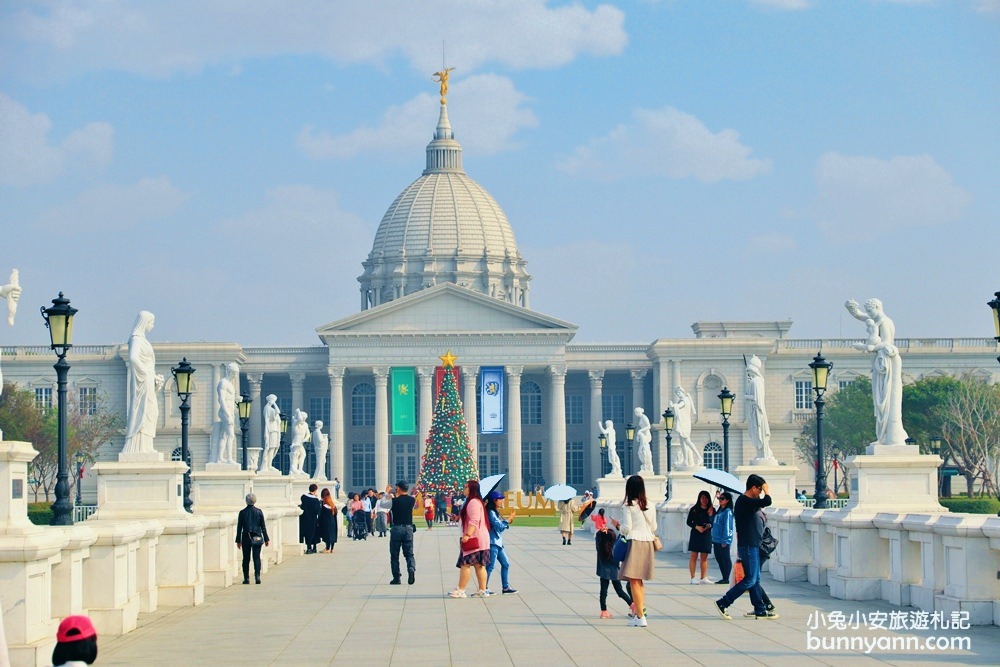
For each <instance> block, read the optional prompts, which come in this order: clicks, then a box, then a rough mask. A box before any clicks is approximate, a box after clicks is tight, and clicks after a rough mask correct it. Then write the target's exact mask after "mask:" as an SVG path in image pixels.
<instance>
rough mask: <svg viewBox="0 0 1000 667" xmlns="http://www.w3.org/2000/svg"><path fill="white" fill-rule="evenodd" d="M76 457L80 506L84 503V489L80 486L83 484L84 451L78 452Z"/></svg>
mask: <svg viewBox="0 0 1000 667" xmlns="http://www.w3.org/2000/svg"><path fill="white" fill-rule="evenodd" d="M74 458H76V505H77V507H79V506H80V505H82V504H83V494H82V492H83V489H81V488H80V487H82V486H83V459H84V456H83V452H77V453H76V455H75V457H74Z"/></svg>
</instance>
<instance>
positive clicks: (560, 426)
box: [549, 366, 566, 484]
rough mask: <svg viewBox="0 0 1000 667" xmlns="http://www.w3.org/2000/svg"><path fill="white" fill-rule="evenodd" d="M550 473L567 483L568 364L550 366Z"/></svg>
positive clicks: (559, 482)
mask: <svg viewBox="0 0 1000 667" xmlns="http://www.w3.org/2000/svg"><path fill="white" fill-rule="evenodd" d="M549 390H550V391H549V468H550V470H549V474H550V475H551V477H552V483H553V484H565V483H566V366H549Z"/></svg>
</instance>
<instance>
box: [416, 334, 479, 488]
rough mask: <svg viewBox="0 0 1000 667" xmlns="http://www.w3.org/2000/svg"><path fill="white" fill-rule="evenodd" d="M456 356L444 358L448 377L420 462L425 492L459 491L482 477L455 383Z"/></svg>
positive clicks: (448, 354) (436, 405)
mask: <svg viewBox="0 0 1000 667" xmlns="http://www.w3.org/2000/svg"><path fill="white" fill-rule="evenodd" d="M455 359H457V357H455V356H454V355H452V353H451V351H450V350H449V351H448V353H447V354H445V355H444V356H442V357H441V361H442V363H443V365H444V369H445V372H444V378H443V379H442V381H441V391H440V392H439V393H438V397H437V401H436V402H435V404H434V415H433V417H432V418H431V431H430V433H429V434H428V436H427V447H426V449H425V450H424V458H423V460H422V461H421V462H420V481H419V482H418V483H417V489H418V490H419V491H420V493H422V494H436V493H457V492H459V491H461V490H462V489H463V488H464V487H465V483H466V482H467V481H469V480H470V479H479V471H478V469H477V467H476V462H475V460H474V459H473V458H472V450H470V449H469V431H468V427H467V426H466V424H465V413H464V411H463V410H462V401H461V399H459V398H458V387H457V386H456V385H455V373H454V370H453V369H454V366H455Z"/></svg>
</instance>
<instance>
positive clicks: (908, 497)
mask: <svg viewBox="0 0 1000 667" xmlns="http://www.w3.org/2000/svg"><path fill="white" fill-rule="evenodd" d="M873 446H874V445H873ZM879 447H881V449H882V450H893V451H906V452H912V451H913V450H914V449H915V448H914V447H911V446H902V447H901V446H894V447H882V446H879ZM869 448H871V447H869ZM847 465H848V466H849V467H850V471H851V498H850V500H849V501H848V503H847V505H846V506H845V507H844V509H845V510H846V511H848V512H853V511H860V512H872V513H876V512H890V513H896V514H907V513H910V514H931V513H937V512H947V511H948V510H947V509H946V508H944V507H942V506H941V503H939V502H938V493H937V490H938V486H937V481H938V473H937V469H938V466H940V465H941V457H939V456H934V455H923V454H913V453H907V454H904V455H901V456H886V455H884V454H878V455H858V456H852V457H850V458H848V459H847Z"/></svg>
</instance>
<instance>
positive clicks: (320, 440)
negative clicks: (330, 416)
mask: <svg viewBox="0 0 1000 667" xmlns="http://www.w3.org/2000/svg"><path fill="white" fill-rule="evenodd" d="M314 427H315V428H314V429H313V432H312V443H313V451H314V452H316V471H315V472H314V473H313V479H315V480H320V481H323V482H325V481H326V451H327V450H328V449H329V448H330V436H328V435H327V434H326V433H323V422H322V421H320V420H316V423H315V425H314Z"/></svg>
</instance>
